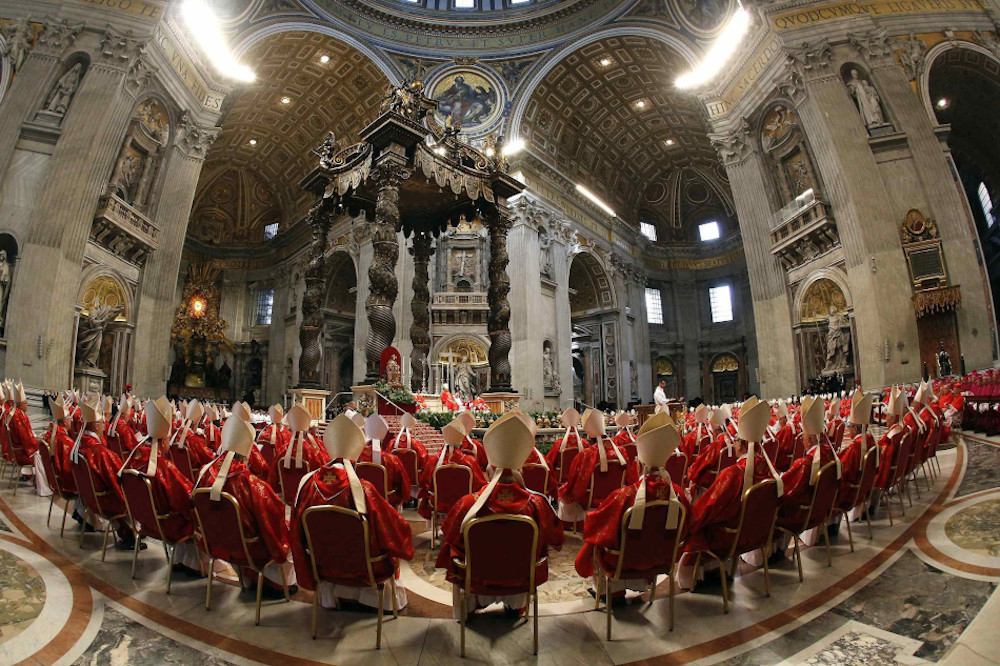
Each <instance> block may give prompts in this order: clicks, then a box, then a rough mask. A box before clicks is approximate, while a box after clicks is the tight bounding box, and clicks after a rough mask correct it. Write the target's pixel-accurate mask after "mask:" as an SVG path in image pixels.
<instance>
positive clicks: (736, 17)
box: [674, 5, 750, 88]
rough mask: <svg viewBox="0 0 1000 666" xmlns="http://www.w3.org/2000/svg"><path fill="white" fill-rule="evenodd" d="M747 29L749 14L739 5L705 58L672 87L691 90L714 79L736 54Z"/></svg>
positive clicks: (748, 26)
mask: <svg viewBox="0 0 1000 666" xmlns="http://www.w3.org/2000/svg"><path fill="white" fill-rule="evenodd" d="M749 28H750V12H748V11H747V10H746V9H744V8H743V6H742V5H740V6H739V8H738V9H737V10H736V11H735V12H733V14H732V16H730V17H729V22H728V23H727V24H726V27H725V28H724V29H723V30H722V34H720V35H719V36H718V37H717V38H716V40H715V42H714V43H713V44H712V46H711V47H710V48H709V49H708V52H707V53H706V54H705V58H704V59H703V60H702V61H701V62H700V63H699V64H698V65H697V66H695V68H694V69H692V70H691V71H690V72H688V73H687V74H684V75H682V76H681V77H680V78H678V79H677V81H676V83H675V84H674V85H676V86H677V87H678V88H693V87H695V86H700V85H702V84H704V83H708V82H709V81H711V80H712V79H713V78H715V75H716V74H718V73H719V72H720V71H722V68H723V67H725V65H726V63H727V62H728V61H729V59H730V58H732V57H733V54H735V53H736V49H737V48H739V45H740V42H741V41H743V37H744V36H745V35H746V33H747V31H748V30H749Z"/></svg>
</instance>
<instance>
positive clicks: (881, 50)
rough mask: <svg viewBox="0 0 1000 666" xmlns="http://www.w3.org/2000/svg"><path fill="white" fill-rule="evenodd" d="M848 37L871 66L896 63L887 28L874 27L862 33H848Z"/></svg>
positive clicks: (876, 66)
mask: <svg viewBox="0 0 1000 666" xmlns="http://www.w3.org/2000/svg"><path fill="white" fill-rule="evenodd" d="M847 39H848V40H849V41H850V42H851V46H853V47H854V49H855V50H856V51H857V52H858V53H859V54H861V57H862V58H863V59H864V61H865V64H867V65H868V66H869V67H871V68H873V69H874V68H878V67H886V66H890V65H892V66H894V65H896V59H895V57H893V54H892V50H893V49H892V43H891V42H890V40H889V32H888V31H887V30H886V29H885V28H874V29H873V30H869V31H868V32H865V33H862V34H851V33H848V35H847Z"/></svg>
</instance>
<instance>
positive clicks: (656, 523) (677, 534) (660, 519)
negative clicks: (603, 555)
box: [614, 500, 687, 579]
mask: <svg viewBox="0 0 1000 666" xmlns="http://www.w3.org/2000/svg"><path fill="white" fill-rule="evenodd" d="M670 504H671V502H670V501H669V500H656V501H653V502H646V509H645V512H644V513H643V516H642V527H641V528H640V529H637V530H630V529H628V525H629V521H630V520H631V519H632V511H633V509H634V508H635V507H634V506H633V507H630V508H629V509H628V510H627V511H626V512H625V515H624V516H622V522H621V528H620V530H621V531H620V533H619V539H618V552H619V555H618V566H617V569H616V571H615V576H614V577H615V579H618V578H620V577H621V575H622V571H647V570H650V569H656V570H659V571H660V572H662V573H667V572H668V571H670V568H671V567H672V566H673V564H674V562H675V561H676V559H677V551H678V546H680V544H681V535H683V534H684V527H685V525H686V523H687V510H686V509H685V508H684V505H683V504H681V503H680V502H674V504H676V505H677V511H678V514H677V527H675V528H673V529H667V515H668V512H669V511H670Z"/></svg>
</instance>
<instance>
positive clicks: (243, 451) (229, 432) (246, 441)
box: [199, 418, 256, 502]
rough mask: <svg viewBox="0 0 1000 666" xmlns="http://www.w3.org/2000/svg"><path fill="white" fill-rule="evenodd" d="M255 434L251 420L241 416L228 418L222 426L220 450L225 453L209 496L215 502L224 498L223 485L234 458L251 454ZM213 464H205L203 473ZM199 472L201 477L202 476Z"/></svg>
mask: <svg viewBox="0 0 1000 666" xmlns="http://www.w3.org/2000/svg"><path fill="white" fill-rule="evenodd" d="M254 434H256V431H255V430H254V428H253V426H252V425H250V423H249V422H247V421H244V420H243V419H241V418H235V419H228V420H227V421H226V423H225V425H223V426H222V443H221V444H220V445H219V451H220V452H221V453H223V454H224V457H223V458H222V465H221V466H220V467H219V475H218V476H217V477H215V481H214V482H213V483H212V490H211V492H210V493H209V498H210V499H211V500H212V501H213V502H218V501H219V500H221V499H222V487H223V486H224V485H225V484H226V477H227V476H229V468H230V467H232V465H233V458H235V457H236V456H237V455H240V456H243V457H244V458H246V457H247V456H249V455H250V447H251V446H253V440H254ZM209 467H211V465H205V466H204V467H202V469H201V474H204V473H205V470H207V469H208V468H209ZM200 476H201V475H200V474H199V478H200Z"/></svg>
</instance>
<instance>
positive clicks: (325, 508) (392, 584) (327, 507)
mask: <svg viewBox="0 0 1000 666" xmlns="http://www.w3.org/2000/svg"><path fill="white" fill-rule="evenodd" d="M323 512H325V513H340V514H344V515H346V516H350V517H352V518H355V519H356V520H360V521H361V526H362V528H363V530H364V542H365V562H366V563H367V565H368V584H369V586H371V587H372V588H374V589H375V590H377V591H378V625H377V629H376V632H375V649H376V650H381V649H382V617H383V615H384V612H383V606H384V605H385V581H383V582H381V583H377V582H375V572H374V570H373V569H372V565H373V564H375V563H376V562H380V561H382V560H384V559H385V558H386V557H388V556H389V554H388V553H382V554H381V555H379V556H378V557H372V553H371V540H370V538H369V534H368V519H367V517H365V516H362V515H361V514H360V513H358V512H357V511H355V510H353V509H348V508H345V507H341V506H333V505H332V504H323V505H319V506H311V507H309V508H308V509H306V510H305V512H304V513H303V514H302V529H303V531H304V532H305V533H306V555H307V556H308V557H309V564H310V566H311V567H312V572H313V580H315V581H316V583H317V585H318V584H319V583H320V582H321V581H322V580H323V579H322V578H320V575H319V567H318V566H316V556H315V553H316V550H315V548H313V542H312V534H311V533H310V532H309V520H308V519H309V516H311V515H313V514H314V513H323ZM398 570H399V563H398V562H397V563H396V568H395V569H394V570H393V573H392V575H391V576H389V579H388V580H389V588H390V590H389V593H390V594H391V595H392V616H393V617H394V618H398V617H399V606H398V605H397V604H398V600H397V599H396V571H398ZM318 611H319V590H318V589H317V590H316V591H315V592H314V593H313V603H312V637H313V640H315V639H316V634H317V627H318V623H319V619H318Z"/></svg>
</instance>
